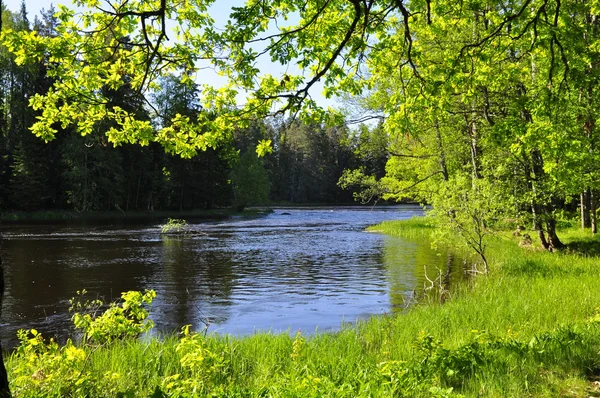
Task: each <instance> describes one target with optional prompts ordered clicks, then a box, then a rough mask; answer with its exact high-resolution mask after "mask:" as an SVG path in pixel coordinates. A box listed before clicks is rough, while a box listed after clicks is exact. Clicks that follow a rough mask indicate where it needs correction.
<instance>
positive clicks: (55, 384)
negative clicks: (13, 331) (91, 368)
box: [11, 329, 90, 397]
mask: <svg viewBox="0 0 600 398" xmlns="http://www.w3.org/2000/svg"><path fill="white" fill-rule="evenodd" d="M18 337H19V340H20V345H19V347H18V348H17V350H16V351H15V353H14V354H13V355H14V356H15V357H16V358H19V366H18V367H17V368H15V369H14V370H13V371H14V374H13V375H12V378H11V390H12V392H13V394H14V395H15V396H18V397H36V396H40V395H45V394H51V395H54V396H60V395H63V396H68V395H72V396H81V395H84V394H85V391H87V390H88V389H89V387H90V380H89V372H85V369H84V365H85V361H86V360H87V356H88V353H86V351H85V350H84V349H83V348H80V347H77V346H75V345H74V344H73V343H72V342H71V341H70V340H69V341H67V343H66V344H65V345H64V346H62V347H61V346H59V345H58V344H57V343H56V342H55V341H53V340H50V341H49V342H46V341H44V338H43V337H42V335H41V334H40V333H38V331H37V330H35V329H31V330H20V331H19V333H18Z"/></svg>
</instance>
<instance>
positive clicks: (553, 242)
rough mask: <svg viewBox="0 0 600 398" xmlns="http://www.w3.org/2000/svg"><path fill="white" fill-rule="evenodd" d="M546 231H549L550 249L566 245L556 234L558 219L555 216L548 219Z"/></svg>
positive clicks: (557, 248)
mask: <svg viewBox="0 0 600 398" xmlns="http://www.w3.org/2000/svg"><path fill="white" fill-rule="evenodd" d="M546 232H547V233H548V248H547V249H548V250H550V251H554V250H559V249H562V248H563V247H564V246H565V245H564V244H563V243H562V242H561V241H560V239H558V236H557V235H556V220H555V219H554V217H550V218H548V220H546Z"/></svg>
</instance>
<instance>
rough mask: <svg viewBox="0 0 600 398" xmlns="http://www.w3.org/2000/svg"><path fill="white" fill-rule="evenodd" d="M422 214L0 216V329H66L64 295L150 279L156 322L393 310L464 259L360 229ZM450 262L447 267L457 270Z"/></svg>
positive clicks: (284, 324)
mask: <svg viewBox="0 0 600 398" xmlns="http://www.w3.org/2000/svg"><path fill="white" fill-rule="evenodd" d="M420 215H422V210H421V209H420V208H419V207H418V206H409V205H404V206H389V207H385V206H384V207H376V208H372V207H331V208H323V207H320V208H285V209H284V208H275V209H274V212H273V213H271V214H268V215H266V216H260V217H254V218H242V217H240V218H231V219H228V220H226V221H214V222H206V221H202V222H194V221H193V220H190V221H189V225H190V228H191V229H192V230H193V231H195V232H196V233H195V234H194V235H191V236H187V237H176V236H165V235H161V233H160V232H161V225H160V223H154V224H145V225H143V224H141V225H140V224H135V225H134V224H125V223H123V222H116V223H110V224H107V223H105V224H102V225H98V224H96V225H89V224H85V223H81V222H79V223H62V224H54V225H50V224H37V225H34V224H12V225H2V226H1V232H2V235H3V242H2V259H3V264H4V266H5V278H6V296H5V300H4V306H3V311H2V320H1V321H2V324H1V326H2V328H1V329H2V330H1V338H2V342H3V344H5V345H4V346H5V347H13V346H14V345H15V344H16V339H15V334H16V331H17V330H18V329H21V328H25V329H29V328H36V329H38V330H41V331H42V332H43V333H44V334H45V335H46V336H56V338H58V339H59V340H64V338H65V337H66V336H69V335H71V334H72V332H73V330H72V326H71V321H70V316H71V315H70V314H69V312H68V308H69V299H70V298H71V297H73V296H75V294H76V292H77V291H78V290H81V289H86V290H87V291H88V296H89V297H90V298H96V297H103V298H104V299H105V300H111V299H114V298H118V297H119V295H120V293H121V292H123V291H127V290H143V289H154V290H156V292H157V298H156V300H155V302H154V304H153V306H152V309H151V315H150V316H151V318H152V319H153V320H154V321H155V324H156V327H155V330H156V331H158V332H172V331H177V330H179V328H180V327H181V326H183V325H185V324H191V325H192V326H193V327H194V328H195V329H197V330H201V329H203V328H204V327H205V326H206V325H207V324H208V325H209V329H208V330H209V331H210V332H219V333H231V334H236V335H239V334H248V333H253V332H254V331H257V330H263V331H272V332H281V331H296V330H302V331H303V332H305V333H312V332H314V331H315V330H321V331H324V330H335V329H336V328H339V327H340V325H341V324H342V323H343V322H354V321H356V320H357V319H363V318H367V317H369V316H371V315H373V314H382V313H389V312H395V311H400V310H402V309H403V308H404V305H405V302H406V298H407V297H410V296H411V295H412V292H413V291H415V290H419V289H421V288H422V287H423V283H424V272H423V270H424V268H425V267H427V269H428V270H429V271H428V272H433V273H437V272H438V271H437V269H438V268H439V269H441V270H442V271H445V269H446V268H447V267H448V266H450V267H453V268H456V269H457V270H459V269H460V268H461V266H462V261H459V260H457V259H454V257H453V256H451V255H448V254H445V253H436V252H435V251H433V250H431V248H430V244H429V242H424V241H423V242H419V241H410V240H403V239H400V238H395V237H389V236H385V235H381V234H375V233H368V232H365V231H364V230H365V228H366V227H367V226H369V225H372V224H377V223H379V222H381V221H384V220H397V219H407V218H411V217H414V216H420ZM461 277H462V276H461V272H454V273H453V278H461Z"/></svg>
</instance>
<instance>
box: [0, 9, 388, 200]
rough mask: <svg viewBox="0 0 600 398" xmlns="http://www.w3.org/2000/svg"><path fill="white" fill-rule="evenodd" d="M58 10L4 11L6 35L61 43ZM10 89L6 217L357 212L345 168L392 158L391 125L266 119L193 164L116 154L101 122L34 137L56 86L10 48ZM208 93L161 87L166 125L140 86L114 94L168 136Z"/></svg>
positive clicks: (4, 160) (4, 100)
mask: <svg viewBox="0 0 600 398" xmlns="http://www.w3.org/2000/svg"><path fill="white" fill-rule="evenodd" d="M55 13H56V10H55V9H54V7H50V8H49V9H48V10H42V13H41V16H40V17H38V16H35V18H34V20H33V22H30V21H29V19H28V13H27V9H26V5H25V3H22V6H21V10H20V11H19V12H11V11H10V10H4V11H3V27H4V29H13V30H14V31H15V32H29V31H33V32H36V33H37V34H39V35H40V36H48V37H52V36H55V35H56V34H57V33H56V28H57V24H58V23H59V21H58V19H57V18H56V17H55V15H54V14H55ZM0 51H2V53H1V61H0V62H1V65H0V80H1V81H2V87H1V88H0V90H1V91H0V101H1V103H0V106H1V109H2V113H1V115H0V130H1V132H2V133H1V134H0V150H1V151H2V153H1V159H0V162H1V163H0V179H1V182H0V206H1V208H2V209H3V210H5V211H12V210H20V211H28V212H30V211H48V210H75V211H77V212H87V211H105V212H106V211H109V212H110V211H114V212H126V211H150V212H151V211H154V210H175V211H181V210H191V209H211V208H218V207H226V206H235V207H240V208H243V207H245V206H248V205H263V204H266V203H271V202H275V203H290V204H301V203H328V204H333V203H351V202H352V201H353V197H352V192H351V191H350V190H344V189H342V188H341V187H340V186H339V185H338V181H339V179H340V177H341V176H342V173H343V171H344V170H345V169H358V168H361V169H363V170H364V171H365V172H366V173H367V174H368V175H373V176H375V177H377V178H381V177H382V176H383V175H384V174H385V164H386V161H387V159H388V157H389V153H388V151H387V135H386V134H385V133H384V131H383V129H382V128H381V126H366V125H361V126H358V127H357V126H347V125H346V124H344V123H342V124H340V125H338V126H331V127H328V126H325V125H324V124H323V123H318V122H312V123H311V122H304V121H301V120H299V119H296V120H294V119H291V118H286V119H284V118H282V117H279V118H265V119H256V120H255V121H253V123H252V125H250V126H248V127H246V128H240V129H236V130H234V131H233V132H232V133H231V134H229V135H228V137H227V138H226V139H224V140H223V142H221V143H220V145H219V146H218V147H217V148H210V149H208V150H206V151H202V152H199V153H197V154H195V155H194V156H192V157H191V158H182V157H181V156H178V155H174V154H167V153H165V151H164V149H163V148H162V147H161V146H160V145H158V144H156V143H152V144H150V145H148V146H146V147H140V146H139V145H131V144H129V145H122V146H117V147H116V146H115V145H114V144H112V143H111V142H108V141H107V139H106V137H105V135H104V133H105V131H107V130H108V129H109V128H110V123H111V122H110V121H108V120H106V121H99V122H98V124H97V126H96V128H95V130H94V132H93V133H91V134H88V135H86V136H81V135H80V134H79V133H78V132H77V131H76V129H74V128H72V127H66V128H64V129H62V128H60V127H58V128H59V130H60V131H59V132H58V134H57V138H56V139H55V140H52V141H50V142H44V140H42V139H40V138H38V137H36V136H35V135H33V134H32V132H31V130H30V127H31V125H32V124H33V122H34V121H35V118H36V116H37V115H38V114H39V112H37V111H34V110H32V109H31V108H30V107H29V106H28V100H29V98H32V97H33V96H35V94H45V93H47V91H48V89H49V87H50V86H51V84H52V78H51V77H49V76H48V75H47V73H46V69H45V66H44V65H43V64H42V63H38V64H33V65H29V64H28V65H18V64H17V63H16V62H15V58H16V57H15V55H14V54H11V53H10V52H8V51H7V49H6V48H2V49H1V50H0ZM199 90H200V89H199V87H198V85H197V84H194V85H192V86H191V87H189V86H187V85H184V84H182V83H181V82H180V79H179V78H178V76H176V75H170V76H165V77H163V78H162V80H161V90H160V91H157V92H155V93H153V94H152V99H151V101H152V102H153V104H154V106H155V107H156V108H158V109H159V110H160V115H161V117H160V118H155V119H154V120H151V118H152V116H151V114H150V112H148V111H147V110H144V109H140V106H139V105H140V101H141V100H140V98H139V95H138V94H136V93H135V92H134V90H133V89H132V88H131V87H127V86H124V87H122V88H120V89H118V90H107V92H106V93H105V94H106V95H107V96H108V97H110V101H111V103H112V104H113V105H118V106H120V107H122V108H123V109H129V110H134V109H136V112H138V114H137V115H136V116H137V117H139V118H141V119H144V120H151V121H152V123H153V125H155V126H157V127H160V126H162V125H161V124H162V123H165V121H168V120H169V119H170V118H171V117H172V116H174V115H175V114H182V115H187V116H190V117H193V116H194V115H195V114H197V113H199V112H202V106H201V105H200V104H199V102H198V97H199ZM260 140H270V141H271V142H273V143H274V145H273V153H271V154H270V155H268V156H265V157H263V158H259V157H258V156H257V154H256V152H255V148H256V143H257V142H259V141H260Z"/></svg>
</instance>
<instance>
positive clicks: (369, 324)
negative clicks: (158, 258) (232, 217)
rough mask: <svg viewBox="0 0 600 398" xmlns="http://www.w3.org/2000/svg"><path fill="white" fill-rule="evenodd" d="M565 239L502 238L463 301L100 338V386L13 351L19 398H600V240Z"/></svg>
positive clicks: (94, 375)
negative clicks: (560, 245) (322, 328)
mask: <svg viewBox="0 0 600 398" xmlns="http://www.w3.org/2000/svg"><path fill="white" fill-rule="evenodd" d="M372 230H378V231H383V232H385V233H389V234H394V235H398V236H402V237H405V238H407V237H410V238H415V239H418V238H420V237H424V236H427V235H429V234H430V233H431V232H432V231H433V230H434V227H433V226H430V225H427V224H426V223H424V221H423V220H422V219H416V220H415V219H413V220H408V221H401V222H386V223H383V224H381V225H379V226H376V227H374V228H372ZM563 236H564V239H565V241H566V242H567V244H568V245H569V246H568V247H569V250H567V251H566V252H564V253H554V254H552V253H546V252H542V251H538V250H535V249H522V248H520V247H518V245H517V242H516V240H515V239H514V238H512V237H510V236H509V235H499V236H496V237H494V238H493V240H492V242H491V245H490V247H489V254H490V258H491V259H492V261H491V265H492V269H491V273H490V275H489V276H487V277H484V276H478V277H476V278H475V279H474V280H473V281H472V283H471V284H468V285H465V286H463V287H462V288H460V289H458V291H457V292H455V293H454V295H453V299H452V300H450V301H447V302H446V303H445V304H443V305H439V304H420V305H416V306H414V307H413V308H411V309H410V310H409V311H407V312H406V313H404V314H400V315H395V316H392V315H383V316H375V317H372V318H371V319H369V320H367V321H360V322H358V323H357V324H355V325H346V326H343V327H342V329H341V330H340V331H338V332H336V333H318V334H315V335H313V336H310V337H305V336H302V335H296V336H290V335H289V334H266V333H262V334H256V335H252V336H247V337H231V336H219V335H208V336H206V337H203V336H201V335H197V336H195V337H194V336H184V337H183V338H178V337H177V336H168V337H164V338H161V339H151V340H146V341H137V340H135V341H121V342H117V343H115V344H112V345H109V346H106V347H96V348H89V347H87V348H85V351H86V353H87V354H86V355H87V357H86V360H85V362H84V363H82V364H80V365H79V366H80V367H81V370H80V374H81V377H86V378H88V379H89V383H87V384H86V387H85V389H80V390H78V389H77V388H76V387H74V386H71V387H69V386H66V387H65V386H64V385H63V386H61V388H60V389H59V388H55V389H54V390H52V389H50V388H49V387H48V388H47V389H46V390H41V389H40V388H38V387H37V385H36V380H35V378H36V377H40V375H39V374H37V375H36V374H32V375H29V376H28V377H29V379H28V378H27V375H22V373H20V370H21V369H22V368H23V367H24V363H23V361H25V358H24V357H23V356H19V355H17V354H13V355H12V356H11V357H10V358H8V369H9V372H10V373H9V374H10V377H11V380H13V381H15V379H16V378H17V377H21V378H20V379H18V381H17V382H15V385H16V386H17V387H18V388H16V389H15V392H16V395H17V396H40V395H46V396H50V395H54V396H60V395H61V394H62V395H64V394H65V392H68V393H70V394H71V395H75V396H77V395H80V396H85V395H87V396H181V395H183V394H184V393H189V394H190V395H191V396H209V395H212V396H249V397H251V396H277V397H279V396H281V397H288V396H297V397H308V396H314V397H321V396H331V397H334V396H335V397H356V396H365V397H367V396H372V397H375V396H410V397H412V396H437V397H439V396H467V397H478V396H484V397H509V396H512V397H524V396H536V397H557V396H569V397H579V396H581V397H587V396H598V394H597V393H598V391H597V387H595V385H594V384H593V383H592V381H594V380H597V378H598V377H599V376H600V315H598V309H599V308H600V283H599V282H598V281H600V262H599V261H598V258H596V257H595V256H594V253H595V251H594V249H595V248H596V247H600V241H599V240H598V239H596V238H590V237H587V236H584V235H582V234H581V233H579V232H577V231H575V230H569V231H566V232H565V233H564V234H563ZM582 248H583V249H582ZM22 376H25V377H22ZM107 378H108V379H110V382H107V381H106V380H107ZM19 383H21V384H19ZM119 394H121V395H119ZM127 394H129V395H127ZM153 394H154V395H153ZM194 394H195V395H194Z"/></svg>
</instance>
